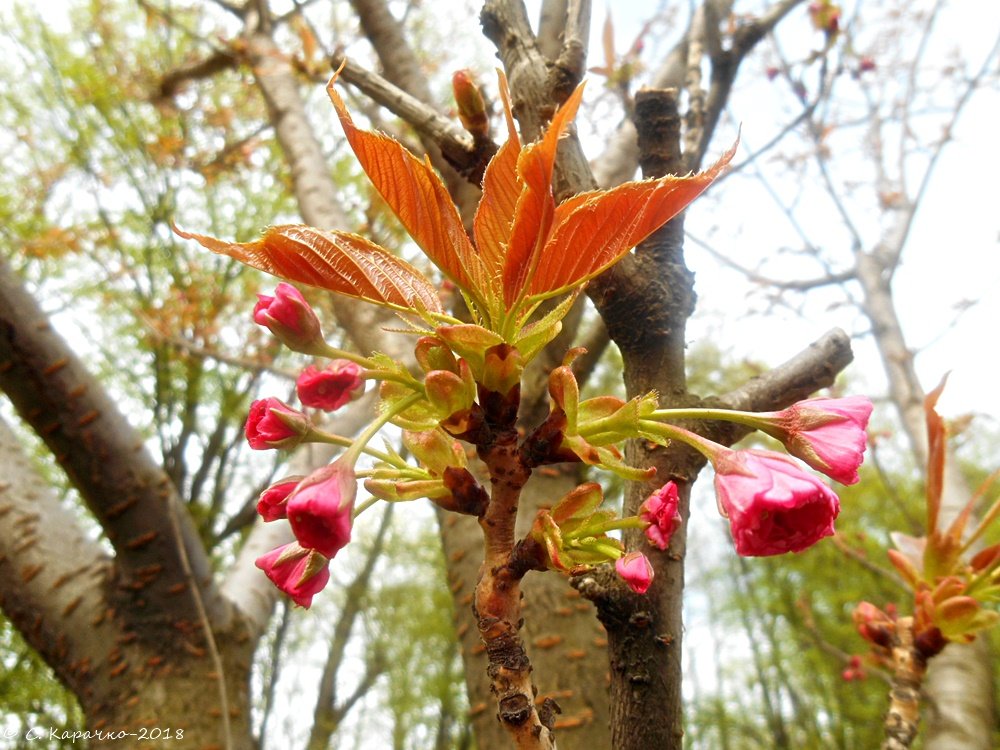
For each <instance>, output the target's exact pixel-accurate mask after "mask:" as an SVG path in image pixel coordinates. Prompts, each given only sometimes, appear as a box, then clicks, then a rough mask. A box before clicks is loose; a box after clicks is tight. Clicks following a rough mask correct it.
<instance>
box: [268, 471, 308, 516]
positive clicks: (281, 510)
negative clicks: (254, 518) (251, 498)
mask: <svg viewBox="0 0 1000 750" xmlns="http://www.w3.org/2000/svg"><path fill="white" fill-rule="evenodd" d="M302 479H303V478H302V477H300V476H291V477H285V478H284V479H281V480H279V481H277V482H275V483H274V484H272V485H271V486H270V487H268V488H267V489H266V490H264V491H263V492H261V493H260V497H259V498H257V512H258V513H259V514H260V516H261V518H263V519H264V520H265V521H277V520H278V519H279V518H284V517H285V515H286V513H285V502H286V501H287V500H288V496H289V495H291V494H292V491H293V490H294V489H295V488H296V487H298V485H299V482H301V481H302Z"/></svg>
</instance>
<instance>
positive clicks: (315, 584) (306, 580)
mask: <svg viewBox="0 0 1000 750" xmlns="http://www.w3.org/2000/svg"><path fill="white" fill-rule="evenodd" d="M328 562H329V561H328V560H327V559H326V558H325V557H323V555H321V554H319V553H318V552H314V551H313V550H308V549H303V548H302V547H301V546H299V545H298V544H297V543H296V542H291V543H290V544H285V545H283V546H281V547H278V548H276V549H273V550H271V551H270V552H268V553H267V554H265V555H261V556H260V557H258V558H257V560H256V562H255V563H254V564H255V565H256V566H257V567H258V568H260V569H261V570H263V571H264V574H265V575H266V576H267V577H268V578H270V579H271V582H272V583H273V584H274V585H275V586H277V587H278V588H279V589H281V590H282V591H284V592H285V593H286V594H288V596H290V597H291V598H292V601H294V602H295V603H296V604H298V605H299V606H300V607H306V608H308V607H309V605H310V604H312V598H313V596H315V595H316V594H317V593H318V592H320V591H322V590H323V588H324V587H325V586H326V584H327V583H329V581H330V568H329V565H328Z"/></svg>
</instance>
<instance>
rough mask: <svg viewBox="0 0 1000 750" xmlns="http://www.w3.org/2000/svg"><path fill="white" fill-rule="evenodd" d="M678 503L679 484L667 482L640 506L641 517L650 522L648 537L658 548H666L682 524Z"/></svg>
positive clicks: (647, 528) (647, 529) (647, 531)
mask: <svg viewBox="0 0 1000 750" xmlns="http://www.w3.org/2000/svg"><path fill="white" fill-rule="evenodd" d="M678 503H679V497H678V495H677V485H676V484H674V483H673V482H667V483H666V484H665V485H663V486H662V487H660V489H658V490H657V491H656V492H654V493H653V494H652V495H650V496H649V497H647V498H646V500H645V502H644V503H643V504H642V505H641V506H640V507H639V518H640V519H642V520H643V521H645V522H646V523H648V524H649V526H647V527H646V539H648V540H649V543H650V544H652V545H653V546H654V547H656V548H657V549H666V548H667V545H668V544H670V537H672V536H673V534H674V532H675V531H677V528H678V527H679V526H680V525H681V514H680V512H678V510H677V506H678Z"/></svg>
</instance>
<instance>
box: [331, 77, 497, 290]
mask: <svg viewBox="0 0 1000 750" xmlns="http://www.w3.org/2000/svg"><path fill="white" fill-rule="evenodd" d="M335 82H336V76H334V78H333V80H331V81H330V85H329V86H328V87H327V92H328V93H329V95H330V100H331V101H332V102H333V106H334V107H335V108H336V110H337V115H338V116H339V117H340V124H341V125H342V126H343V128H344V135H346V136H347V141H348V143H350V144H351V148H352V149H353V150H354V154H355V156H357V157H358V161H359V162H360V163H361V166H362V168H363V169H364V170H365V172H366V173H367V175H368V178H369V179H370V180H371V182H372V185H374V186H375V189H376V190H377V191H378V192H379V194H380V195H381V196H382V197H383V198H384V199H385V202H386V203H387V204H389V207H390V208H391V209H392V211H393V213H395V214H396V216H397V217H398V218H399V220H400V222H401V223H402V224H403V227H405V229H406V231H407V232H408V233H409V235H410V236H411V237H412V238H413V240H414V241H415V242H416V243H417V244H418V245H419V246H420V248H421V249H422V250H423V251H424V253H425V254H426V255H427V257H428V258H430V259H431V261H433V262H434V264H435V265H436V266H437V267H438V268H440V269H441V271H442V272H443V273H444V274H445V275H446V276H448V277H449V278H450V279H451V280H452V281H454V282H455V283H456V284H458V286H459V287H461V288H462V289H464V290H466V291H468V292H469V293H471V294H472V296H473V297H474V298H475V299H477V300H478V301H479V302H483V301H484V300H485V299H486V298H487V297H488V296H489V290H490V287H489V283H488V282H489V280H488V278H487V275H486V273H485V269H484V267H483V264H482V262H481V261H480V259H479V257H478V255H477V254H476V251H475V249H474V248H473V247H472V243H471V242H470V241H469V238H468V235H466V233H465V227H464V226H463V225H462V219H461V217H460V216H459V215H458V209H457V208H455V204H454V203H453V202H452V200H451V196H450V195H449V194H448V189H447V188H446V187H445V186H444V184H443V183H442V182H441V179H440V178H439V177H438V176H437V173H436V172H435V171H434V169H433V168H432V167H431V166H430V164H428V163H426V162H424V161H421V160H420V159H418V158H417V157H415V156H414V155H413V154H411V153H410V152H409V151H407V150H406V149H405V148H404V147H403V145H402V144H400V143H398V142H397V141H395V140H393V139H392V138H390V137H389V136H387V135H383V134H381V133H372V132H368V131H366V130H360V129H359V128H357V127H356V126H355V125H354V121H353V120H352V119H351V115H350V113H349V112H348V111H347V107H346V106H345V105H344V101H343V100H342V99H341V98H340V95H339V94H338V93H337V91H336V90H335V89H334V83H335Z"/></svg>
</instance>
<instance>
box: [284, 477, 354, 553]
mask: <svg viewBox="0 0 1000 750" xmlns="http://www.w3.org/2000/svg"><path fill="white" fill-rule="evenodd" d="M357 491H358V487H357V481H356V479H355V476H354V470H353V469H352V468H351V467H350V466H345V465H341V464H339V463H337V462H334V463H332V464H330V465H329V466H324V467H323V468H322V469H318V470H317V471H314V472H313V473H312V474H310V475H309V476H308V477H306V478H305V479H303V480H302V482H301V483H300V484H299V486H298V488H297V489H296V490H295V492H294V493H293V494H292V496H291V497H289V498H288V504H287V512H288V522H289V523H290V524H291V526H292V533H294V534H295V538H296V539H297V540H298V541H299V544H301V545H302V546H303V547H306V548H308V549H314V550H316V551H317V552H319V553H320V554H321V555H323V556H324V557H327V558H333V557H334V556H336V554H337V553H338V552H339V551H340V550H341V549H343V548H344V546H345V545H346V544H347V543H348V542H349V541H351V524H352V518H351V514H352V511H353V510H354V498H355V496H356V495H357Z"/></svg>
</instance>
